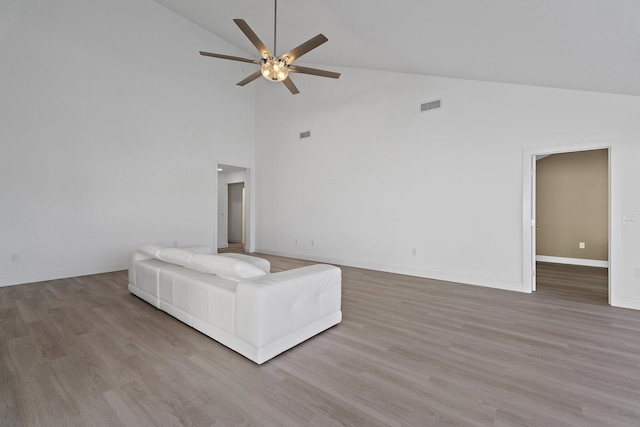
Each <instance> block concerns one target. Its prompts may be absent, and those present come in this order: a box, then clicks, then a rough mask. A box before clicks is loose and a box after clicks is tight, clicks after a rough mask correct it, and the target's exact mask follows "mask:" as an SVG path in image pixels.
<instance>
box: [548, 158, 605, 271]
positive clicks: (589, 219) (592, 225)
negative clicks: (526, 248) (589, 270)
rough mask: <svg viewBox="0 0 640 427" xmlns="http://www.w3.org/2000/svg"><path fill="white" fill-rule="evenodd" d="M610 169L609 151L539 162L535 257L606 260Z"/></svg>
mask: <svg viewBox="0 0 640 427" xmlns="http://www.w3.org/2000/svg"><path fill="white" fill-rule="evenodd" d="M608 165H609V161H608V151H607V150H593V151H580V152H574V153H561V154H553V155H550V156H548V157H544V158H542V159H540V160H538V162H537V168H536V169H537V181H536V192H537V200H536V220H537V227H538V233H537V249H536V254H537V255H545V256H555V257H565V258H582V259H592V260H603V261H607V260H608V252H609V249H608V235H609V232H608V223H609V219H608V212H609V202H608V200H609V193H608V192H609V166H608ZM579 242H585V248H584V249H580V248H579Z"/></svg>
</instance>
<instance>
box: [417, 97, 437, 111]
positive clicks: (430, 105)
mask: <svg viewBox="0 0 640 427" xmlns="http://www.w3.org/2000/svg"><path fill="white" fill-rule="evenodd" d="M436 108H440V100H439V99H438V100H436V101H429V102H425V103H424V104H420V112H421V113H424V112H425V111H429V110H435V109H436Z"/></svg>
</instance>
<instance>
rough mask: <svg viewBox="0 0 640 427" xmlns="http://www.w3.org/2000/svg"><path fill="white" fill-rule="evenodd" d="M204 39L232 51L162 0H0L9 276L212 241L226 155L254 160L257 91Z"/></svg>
mask: <svg viewBox="0 0 640 427" xmlns="http://www.w3.org/2000/svg"><path fill="white" fill-rule="evenodd" d="M199 50H212V51H223V52H229V53H231V54H234V50H235V49H234V48H233V47H232V46H231V45H229V44H227V43H226V42H223V41H221V40H220V39H219V38H217V37H215V36H213V35H211V34H210V33H207V32H205V31H204V30H202V29H200V28H198V27H196V26H195V25H194V24H192V23H190V22H188V21H186V20H183V19H182V18H179V17H177V16H176V15H175V14H173V13H172V12H170V11H169V10H167V9H165V8H164V7H163V6H160V5H159V4H157V3H155V2H154V1H152V0H113V1H99V0H83V1H73V0H60V1H56V2H51V1H46V0H3V1H2V2H0V52H2V53H1V54H0V65H1V66H0V68H1V69H2V78H1V79H0V144H1V145H0V149H1V154H0V207H1V208H0V285H7V284H14V283H25V282H31V281H38V280H45V279H53V278H57V277H66V276H74V275H78V274H86V273H95V272H99V271H109V270H117V269H122V268H124V267H126V265H127V255H128V252H129V251H130V250H131V249H132V248H134V247H135V246H136V245H137V244H139V243H141V242H145V241H149V242H157V243H164V244H173V243H174V242H178V244H179V245H188V244H207V245H209V246H213V245H214V244H215V240H214V235H215V232H214V226H215V217H216V210H215V209H216V205H217V203H216V200H215V194H216V187H215V183H216V181H217V180H216V175H215V174H216V165H217V159H225V160H229V161H232V162H238V163H240V164H248V165H251V164H252V163H253V150H254V148H253V143H254V91H253V89H251V88H238V87H237V86H235V82H236V81H237V80H238V79H239V78H238V76H241V75H242V73H243V68H244V67H243V65H240V64H235V63H230V62H228V61H216V60H214V59H212V58H205V57H201V56H200V55H199V54H198V51H199ZM239 53H240V52H236V54H239ZM246 71H248V70H246ZM12 254H17V256H18V262H12Z"/></svg>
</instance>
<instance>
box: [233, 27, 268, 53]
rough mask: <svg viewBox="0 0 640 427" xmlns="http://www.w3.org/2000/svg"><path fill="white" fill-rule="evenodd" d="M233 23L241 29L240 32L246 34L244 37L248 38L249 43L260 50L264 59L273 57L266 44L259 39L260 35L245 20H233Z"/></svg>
mask: <svg viewBox="0 0 640 427" xmlns="http://www.w3.org/2000/svg"><path fill="white" fill-rule="evenodd" d="M233 22H235V23H236V25H237V26H238V27H239V28H240V30H241V31H242V32H243V33H244V35H245V36H247V38H248V39H249V41H251V43H253V45H254V46H255V47H256V49H258V52H260V56H261V57H263V58H265V57H273V55H272V54H271V52H269V49H267V46H266V45H265V44H264V43H262V40H260V37H258V35H257V34H256V33H254V32H253V30H252V29H251V27H250V26H249V24H247V23H246V21H245V20H244V19H237V18H236V19H234V20H233Z"/></svg>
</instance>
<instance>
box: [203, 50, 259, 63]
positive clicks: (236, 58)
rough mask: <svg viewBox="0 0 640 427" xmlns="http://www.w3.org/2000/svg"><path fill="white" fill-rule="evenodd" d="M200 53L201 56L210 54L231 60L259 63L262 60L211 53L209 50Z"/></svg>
mask: <svg viewBox="0 0 640 427" xmlns="http://www.w3.org/2000/svg"><path fill="white" fill-rule="evenodd" d="M200 55H202V56H211V57H213V58H221V59H230V60H232V61H241V62H248V63H250V64H261V63H262V61H260V60H258V59H249V58H241V57H239V56H231V55H222V54H220V53H211V52H203V51H200Z"/></svg>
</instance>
